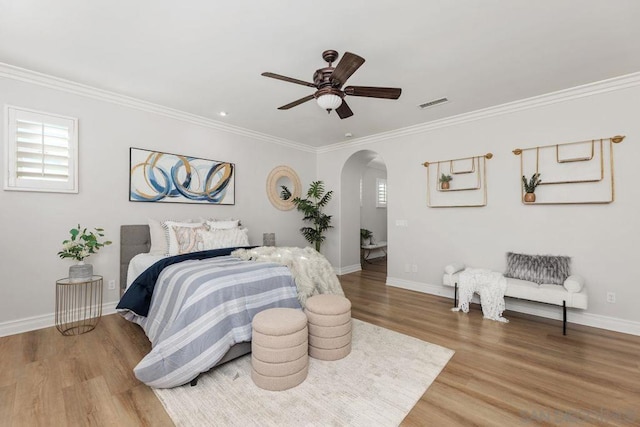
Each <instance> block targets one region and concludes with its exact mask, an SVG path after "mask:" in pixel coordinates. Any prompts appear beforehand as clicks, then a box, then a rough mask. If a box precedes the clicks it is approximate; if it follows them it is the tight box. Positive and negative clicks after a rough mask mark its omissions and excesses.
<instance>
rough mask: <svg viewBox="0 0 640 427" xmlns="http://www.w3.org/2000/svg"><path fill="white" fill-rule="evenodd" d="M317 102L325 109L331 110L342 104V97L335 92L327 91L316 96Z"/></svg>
mask: <svg viewBox="0 0 640 427" xmlns="http://www.w3.org/2000/svg"><path fill="white" fill-rule="evenodd" d="M316 102H317V103H318V105H319V106H320V108H322V109H323V110H327V111H328V112H331V110H335V109H336V108H338V107H339V106H340V105H342V98H341V97H340V96H338V95H336V94H333V93H325V94H323V95H320V96H319V97H318V98H316Z"/></svg>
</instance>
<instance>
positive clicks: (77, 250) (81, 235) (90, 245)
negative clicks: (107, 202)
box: [58, 224, 111, 282]
mask: <svg viewBox="0 0 640 427" xmlns="http://www.w3.org/2000/svg"><path fill="white" fill-rule="evenodd" d="M94 230H95V232H93V231H87V229H86V228H82V227H81V226H80V224H78V227H77V228H72V229H71V230H69V234H71V239H67V240H64V241H63V242H62V250H61V251H60V252H58V256H59V257H60V258H62V259H64V258H72V259H74V260H76V261H78V263H77V264H76V265H72V266H71V267H69V279H71V281H78V282H82V281H84V280H88V279H91V277H92V276H93V266H92V265H91V264H85V263H84V259H85V258H87V257H88V256H89V255H91V254H95V253H96V252H98V250H99V249H100V248H101V247H103V246H106V245H110V244H111V241H109V240H106V241H104V242H100V241H99V238H100V237H104V233H103V232H104V229H102V228H95V229H94Z"/></svg>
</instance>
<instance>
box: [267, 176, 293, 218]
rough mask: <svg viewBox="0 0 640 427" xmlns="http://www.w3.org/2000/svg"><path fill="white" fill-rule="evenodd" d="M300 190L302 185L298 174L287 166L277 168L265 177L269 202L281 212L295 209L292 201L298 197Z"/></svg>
mask: <svg viewBox="0 0 640 427" xmlns="http://www.w3.org/2000/svg"><path fill="white" fill-rule="evenodd" d="M283 186H284V187H286V189H287V190H288V191H286V190H285V189H284V188H283ZM301 188H302V184H300V178H299V177H298V174H297V173H296V171H294V170H293V169H291V168H290V167H289V166H277V167H275V168H274V169H273V170H272V171H271V173H269V176H268V177H267V196H268V197H269V201H270V202H271V204H272V205H273V206H275V207H276V208H278V209H280V210H281V211H288V210H291V209H293V208H294V207H295V205H294V204H293V199H295V198H296V197H300V192H301Z"/></svg>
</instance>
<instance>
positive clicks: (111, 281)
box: [109, 280, 116, 290]
mask: <svg viewBox="0 0 640 427" xmlns="http://www.w3.org/2000/svg"><path fill="white" fill-rule="evenodd" d="M115 288H116V281H115V280H109V290H114V289H115Z"/></svg>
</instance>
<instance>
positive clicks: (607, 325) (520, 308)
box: [387, 277, 640, 336]
mask: <svg viewBox="0 0 640 427" xmlns="http://www.w3.org/2000/svg"><path fill="white" fill-rule="evenodd" d="M387 285H388V286H393V287H396V288H402V289H408V290H411V291H417V292H423V293H425V294H431V295H438V296H443V297H447V298H452V299H453V293H454V291H453V288H452V287H450V286H442V285H430V284H427V283H421V282H414V281H410V280H404V279H398V278H395V277H387ZM474 302H476V303H478V302H479V301H478V299H477V296H475V297H474ZM506 306H507V310H511V311H517V312H518V313H526V314H531V315H534V316H540V317H546V318H547V319H556V320H562V308H561V307H559V306H554V305H549V304H541V303H536V302H530V301H524V300H519V299H515V298H507V300H506ZM567 322H569V323H576V324H578V325H585V326H592V327H594V328H600V329H607V330H609V331H615V332H622V333H625V334H631V335H638V336H640V322H635V321H632V320H625V319H618V318H615V317H609V316H602V315H600V314H592V313H585V312H584V311H583V310H576V309H571V308H570V309H568V310H567Z"/></svg>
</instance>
